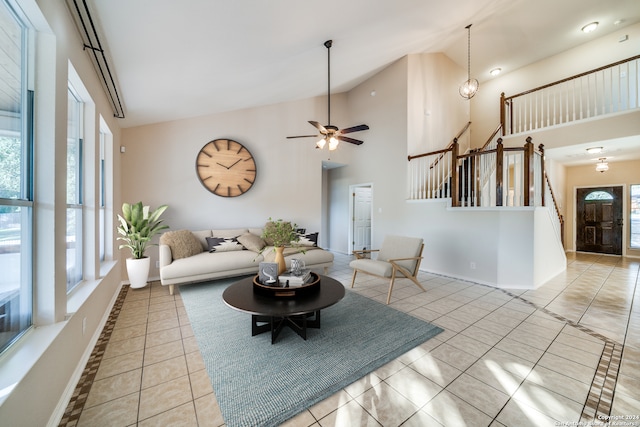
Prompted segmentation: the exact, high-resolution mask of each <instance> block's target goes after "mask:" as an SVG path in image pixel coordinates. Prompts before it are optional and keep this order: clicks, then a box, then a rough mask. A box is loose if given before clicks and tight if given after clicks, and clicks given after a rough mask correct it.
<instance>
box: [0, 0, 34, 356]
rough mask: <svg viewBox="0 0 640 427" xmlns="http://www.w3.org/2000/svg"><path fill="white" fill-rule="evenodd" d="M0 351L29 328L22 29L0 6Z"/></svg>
mask: <svg viewBox="0 0 640 427" xmlns="http://www.w3.org/2000/svg"><path fill="white" fill-rule="evenodd" d="M0 28H2V31H0V46H2V49H0V64H4V66H3V71H2V73H0V86H2V96H1V97H0V272H2V273H1V274H0V351H2V350H4V349H5V348H7V347H8V346H9V345H10V344H11V343H12V342H14V341H15V340H16V338H18V337H19V336H20V335H22V333H23V332H24V331H26V330H27V328H29V327H30V326H31V324H32V321H31V318H32V311H31V307H32V259H33V251H32V243H31V242H32V239H31V236H32V229H33V215H32V211H33V190H32V177H33V172H32V161H31V159H32V154H31V153H32V149H33V140H32V135H33V132H32V122H33V120H32V117H33V92H32V91H30V90H29V88H28V87H27V81H28V79H27V70H28V66H27V58H28V55H27V46H28V45H29V44H28V29H27V27H26V26H25V25H24V24H23V22H22V21H21V20H20V19H19V18H18V16H17V15H16V14H15V13H14V11H13V10H12V9H11V8H10V7H9V5H8V4H7V3H6V2H5V1H3V0H0Z"/></svg>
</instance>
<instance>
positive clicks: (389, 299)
mask: <svg viewBox="0 0 640 427" xmlns="http://www.w3.org/2000/svg"><path fill="white" fill-rule="evenodd" d="M395 280H396V272H395V271H394V272H393V274H392V275H391V281H390V282H389V293H388V294H387V305H389V302H390V301H391V291H393V283H394V282H395Z"/></svg>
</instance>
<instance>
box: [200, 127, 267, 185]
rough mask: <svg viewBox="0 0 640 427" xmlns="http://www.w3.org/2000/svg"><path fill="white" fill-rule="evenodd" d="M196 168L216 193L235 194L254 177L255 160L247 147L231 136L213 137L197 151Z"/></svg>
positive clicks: (205, 183)
mask: <svg viewBox="0 0 640 427" xmlns="http://www.w3.org/2000/svg"><path fill="white" fill-rule="evenodd" d="M196 172H197V174H198V178H199V179H200V182H201V183H202V185H204V187H205V188H206V189H207V190H209V191H211V192H212V193H213V194H215V195H216V196H221V197H237V196H240V195H242V194H244V193H246V192H247V191H249V189H250V188H251V187H252V186H253V184H254V182H255V181H256V162H255V160H254V159H253V156H252V155H251V153H250V152H249V150H247V147H245V146H244V145H242V144H240V143H239V142H237V141H234V140H232V139H214V140H213V141H209V142H208V143H207V144H206V145H205V146H204V147H202V149H201V150H200V151H199V152H198V156H197V157H196Z"/></svg>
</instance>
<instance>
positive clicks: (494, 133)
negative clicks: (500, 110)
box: [480, 123, 502, 151]
mask: <svg viewBox="0 0 640 427" xmlns="http://www.w3.org/2000/svg"><path fill="white" fill-rule="evenodd" d="M500 129H502V123H500V124H499V125H498V127H497V128H496V130H494V131H493V133H492V134H491V136H490V137H489V139H487V142H485V143H484V145H483V146H482V147H481V148H480V151H483V150H484V149H485V148H487V146H488V145H489V144H491V141H493V138H495V137H496V135H497V134H498V132H500Z"/></svg>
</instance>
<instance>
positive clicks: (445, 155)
mask: <svg viewBox="0 0 640 427" xmlns="http://www.w3.org/2000/svg"><path fill="white" fill-rule="evenodd" d="M470 125H471V122H468V123H467V124H465V126H464V127H463V128H462V129H461V130H460V132H458V134H457V135H456V136H455V137H454V138H453V140H451V142H450V143H449V144H448V145H447V147H446V148H444V149H442V150H436V151H431V152H429V153H422V154H417V155H415V156H408V159H409V199H410V200H419V199H444V198H450V197H451V196H452V191H455V189H454V188H453V186H452V184H451V179H452V174H451V171H452V169H453V163H452V160H453V159H454V158H455V157H457V155H458V150H459V149H460V148H459V144H458V140H459V139H460V138H461V137H462V136H463V135H464V134H465V133H466V132H467V131H468V130H469V126H470ZM454 150H455V152H456V153H455V156H452V155H450V153H452V151H454ZM453 179H455V177H454V178H453Z"/></svg>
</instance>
